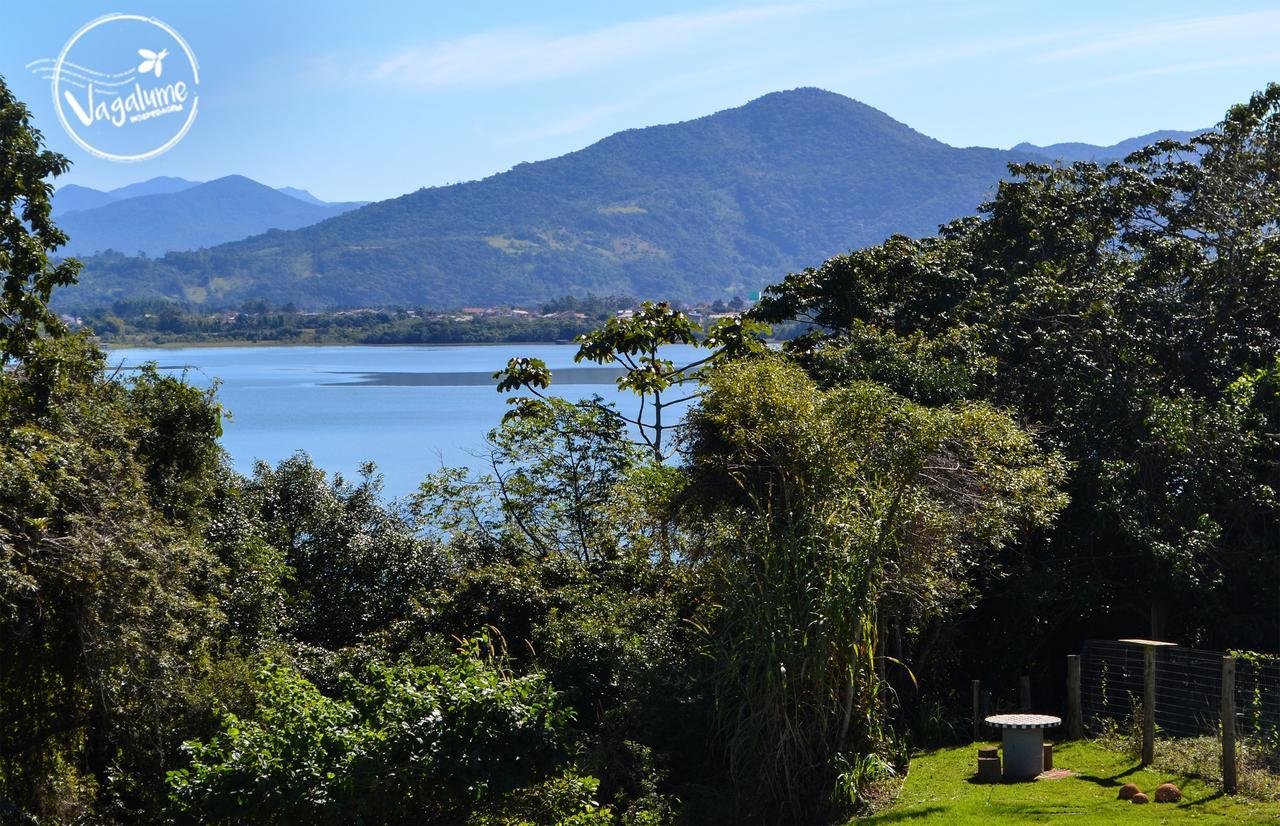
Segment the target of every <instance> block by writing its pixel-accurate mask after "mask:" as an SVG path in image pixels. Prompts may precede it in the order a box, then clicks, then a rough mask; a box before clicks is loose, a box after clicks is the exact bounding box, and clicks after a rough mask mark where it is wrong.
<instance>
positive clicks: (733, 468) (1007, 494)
mask: <svg viewBox="0 0 1280 826" xmlns="http://www.w3.org/2000/svg"><path fill="white" fill-rule="evenodd" d="M707 383H708V386H709V390H708V393H707V394H706V396H705V397H704V398H703V399H702V401H701V402H700V403H699V405H698V406H697V407H696V408H695V409H694V410H693V411H692V412H691V414H690V424H691V434H690V439H689V443H688V447H687V451H688V460H689V463H690V470H691V472H692V474H693V476H694V480H693V484H692V485H691V489H692V490H694V491H696V493H695V496H696V497H697V499H698V500H699V502H700V505H701V507H700V508H699V510H698V511H697V515H696V516H695V517H694V518H702V519H706V520H707V521H709V522H710V523H711V524H712V525H713V526H714V529H713V530H712V531H711V532H710V537H711V538H710V540H709V543H708V546H707V548H706V549H705V551H704V554H705V556H704V557H703V560H704V564H705V565H706V566H707V567H708V568H709V569H710V570H711V571H712V572H714V577H715V580H714V581H715V583H716V585H715V596H714V602H715V603H716V604H718V605H719V606H722V607H721V608H720V609H719V610H718V611H717V612H716V613H715V614H714V619H713V621H712V627H713V629H714V646H715V648H714V650H715V654H716V657H717V666H716V673H715V692H716V700H717V704H716V707H717V709H718V710H719V720H720V738H721V742H722V743H723V744H724V746H725V749H726V753H727V757H728V766H729V768H730V771H731V773H732V775H733V779H734V782H735V786H736V788H737V790H738V794H739V800H740V802H741V805H743V806H744V807H746V810H745V811H743V812H742V813H741V814H742V815H744V816H746V815H751V816H753V817H759V816H760V815H762V814H763V815H765V816H766V817H777V816H779V815H781V816H783V817H785V818H786V819H787V820H788V821H797V822H812V821H815V820H817V819H818V818H821V817H830V816H831V815H832V814H833V812H831V811H829V810H828V806H829V805H830V801H831V800H832V794H833V792H834V791H835V790H836V787H837V785H838V784H843V791H844V793H845V795H846V798H847V797H848V796H849V795H850V793H852V794H854V795H856V794H857V793H859V792H860V791H861V790H862V781H863V778H862V777H861V776H859V775H857V773H856V772H854V773H850V772H849V771H848V770H847V769H842V768H841V766H842V765H861V766H865V765H867V763H866V760H867V759H869V758H872V757H874V756H875V755H878V754H882V753H883V752H884V751H885V747H886V745H887V744H888V740H889V739H890V738H889V736H888V734H887V732H886V731H885V730H884V729H883V728H882V727H883V726H884V725H885V721H886V718H885V709H884V708H883V706H882V699H881V698H882V696H884V694H883V691H882V688H883V687H884V686H885V685H886V683H885V677H884V674H885V671H886V664H887V663H891V664H892V665H891V668H893V669H897V668H906V667H908V666H907V664H908V663H910V661H911V656H910V655H911V653H912V648H913V647H914V646H913V644H914V643H915V642H916V641H918V640H919V639H920V637H921V635H922V631H923V629H924V628H925V626H926V624H927V623H928V622H930V621H931V620H933V619H935V618H938V617H941V616H945V615H947V614H948V613H950V612H951V611H953V610H955V609H956V608H959V607H961V606H963V605H965V604H966V601H967V600H968V599H969V585H970V581H971V579H972V577H973V572H974V571H975V570H976V569H978V568H979V567H981V566H986V565H991V564H993V562H994V557H995V551H996V550H997V549H998V548H1000V547H1001V546H1002V545H1004V544H1006V543H1008V542H1010V541H1012V540H1013V539H1014V538H1016V537H1017V536H1018V535H1019V534H1020V532H1021V531H1022V530H1023V529H1025V528H1027V527H1029V526H1034V525H1045V524H1047V523H1049V522H1050V521H1051V520H1052V518H1053V516H1054V514H1055V513H1056V512H1057V510H1058V509H1060V508H1061V506H1062V505H1063V503H1064V497H1063V496H1062V495H1061V493H1060V492H1059V491H1058V490H1057V489H1056V485H1057V484H1058V482H1059V481H1060V480H1061V478H1062V475H1063V470H1064V463H1063V462H1062V460H1061V457H1058V456H1055V455H1052V454H1049V453H1046V452H1044V451H1042V450H1041V449H1040V448H1038V447H1037V446H1036V445H1035V442H1034V440H1033V439H1032V437H1031V436H1030V434H1028V433H1026V432H1025V431H1023V430H1022V429H1020V428H1019V427H1018V426H1017V424H1016V423H1015V422H1014V421H1013V420H1012V419H1011V418H1009V417H1008V416H1007V415H1006V414H1004V413H1001V412H1000V411H997V410H995V409H993V408H991V407H990V406H988V405H981V404H963V405H956V406H952V407H941V408H928V407H924V406H921V405H917V404H913V403H911V402H909V401H908V400H906V399H903V398H902V397H900V396H897V395H896V394H894V393H892V392H891V391H889V390H888V389H886V388H884V387H883V386H881V385H876V384H872V383H869V382H856V383H853V384H851V385H849V386H847V387H843V388H839V389H834V390H830V391H825V392H824V391H823V390H821V389H820V388H818V387H817V386H816V385H815V384H814V383H813V382H812V380H811V379H809V377H808V376H807V375H806V374H805V373H804V372H803V371H802V370H801V369H800V368H798V367H796V366H795V365H792V364H788V363H786V361H784V360H783V359H781V358H779V357H776V356H766V357H759V358H754V359H748V360H742V361H739V362H736V363H733V364H729V365H724V366H721V367H720V368H718V369H717V370H716V371H714V372H713V373H711V374H710V375H709V376H708V377H707ZM901 683H902V681H890V683H889V684H891V685H901ZM846 802H848V801H847V799H846Z"/></svg>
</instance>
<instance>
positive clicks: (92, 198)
mask: <svg viewBox="0 0 1280 826" xmlns="http://www.w3.org/2000/svg"><path fill="white" fill-rule="evenodd" d="M115 200H116V196H114V195H112V194H111V193H110V192H103V191H102V190H100V189H92V188H90V187H87V186H80V185H78V184H66V185H65V186H60V187H58V189H57V191H55V192H54V193H53V215H54V217H55V218H56V217H57V216H59V215H61V214H63V213H64V212H73V211H75V210H77V209H94V208H96V207H100V206H105V205H107V204H109V203H111V202H112V201H115Z"/></svg>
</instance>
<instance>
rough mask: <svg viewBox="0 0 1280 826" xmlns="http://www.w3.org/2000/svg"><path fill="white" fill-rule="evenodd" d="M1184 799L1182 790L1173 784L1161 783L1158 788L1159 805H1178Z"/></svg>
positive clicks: (1157, 799) (1157, 800) (1157, 798)
mask: <svg viewBox="0 0 1280 826" xmlns="http://www.w3.org/2000/svg"><path fill="white" fill-rule="evenodd" d="M1181 799H1182V790H1181V789H1179V788H1178V787H1177V786H1175V785H1173V784H1172V783H1161V784H1160V785H1159V786H1157V787H1156V802H1157V803H1177V802H1178V801H1179V800H1181Z"/></svg>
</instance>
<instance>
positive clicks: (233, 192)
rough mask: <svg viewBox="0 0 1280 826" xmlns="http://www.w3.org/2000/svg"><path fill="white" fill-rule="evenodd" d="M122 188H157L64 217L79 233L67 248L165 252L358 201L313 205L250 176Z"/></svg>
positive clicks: (292, 224)
mask: <svg viewBox="0 0 1280 826" xmlns="http://www.w3.org/2000/svg"><path fill="white" fill-rule="evenodd" d="M181 184H187V186H181ZM166 188H167V189H169V190H171V191H167V192H166V191H165V190H166ZM64 189H65V188H64ZM121 192H125V193H127V192H134V193H146V192H155V193H156V194H137V195H135V196H134V197H123V198H120V199H117V200H114V201H111V202H110V203H107V204H104V205H102V206H99V207H96V208H92V209H80V210H75V211H72V212H67V213H65V214H63V215H61V216H60V217H59V218H58V223H59V225H60V226H61V227H62V229H63V230H65V231H66V233H67V234H68V235H69V236H70V238H71V242H70V243H69V244H68V245H67V246H66V247H65V248H63V250H62V251H61V252H62V253H63V254H65V255H91V254H93V253H95V252H102V251H105V250H109V249H110V250H117V251H120V252H128V253H134V252H143V253H146V254H147V255H163V254H164V253H166V252H170V251H172V250H193V249H199V248H201V247H209V246H213V245H215V244H220V243H223V242H226V241H235V240H239V239H242V238H247V237H249V236H251V235H256V234H258V233H261V232H265V231H266V230H268V229H296V228H298V227H304V226H307V225H308V224H314V223H316V222H317V221H322V220H324V219H325V218H330V217H332V216H334V215H337V214H339V213H341V212H345V211H347V210H348V209H351V208H353V207H354V206H355V205H352V204H325V203H323V202H319V203H316V204H311V203H307V202H305V201H302V200H300V199H298V198H295V197H293V196H290V195H286V194H284V193H281V192H278V191H276V190H274V189H272V188H271V187H269V186H266V185H264V184H260V183H258V182H257V181H253V180H250V179H249V178H246V177H244V176H243V175H228V176H227V177H225V178H218V179H217V180H214V181H209V182H208V183H194V182H191V181H183V180H182V179H181V178H165V179H161V178H153V179H152V180H150V181H146V182H144V183H142V184H133V185H131V186H128V187H123V188H122V189H118V190H112V192H110V193H107V194H110V195H115V194H117V193H121ZM55 198H56V196H55Z"/></svg>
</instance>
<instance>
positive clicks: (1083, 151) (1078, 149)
mask: <svg viewBox="0 0 1280 826" xmlns="http://www.w3.org/2000/svg"><path fill="white" fill-rule="evenodd" d="M1208 131H1209V130H1208V129H1196V130H1194V131H1191V132H1179V131H1177V130H1176V129H1166V130H1164V131H1161V132H1150V133H1148V134H1146V135H1139V136H1138V137H1136V138H1129V139H1128V140H1123V141H1120V142H1119V143H1115V144H1112V145H1111V146H1094V145H1093V144H1091V143H1053V144H1049V145H1048V146H1036V145H1035V144H1033V143H1020V144H1018V145H1017V146H1015V147H1013V149H1012V150H1010V151H1012V152H1031V153H1034V154H1036V155H1044V156H1045V157H1046V158H1049V159H1051V160H1055V161H1062V162H1063V163H1073V162H1075V161H1096V162H1098V163H1106V162H1108V161H1118V160H1121V159H1122V158H1124V157H1125V156H1126V155H1129V154H1131V153H1133V152H1137V151H1138V150H1139V149H1142V148H1143V147H1145V146H1149V145H1151V144H1153V143H1155V142H1156V141H1163V140H1175V141H1187V140H1190V139H1191V138H1194V137H1195V136H1196V135H1200V134H1203V133H1205V132H1208Z"/></svg>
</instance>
